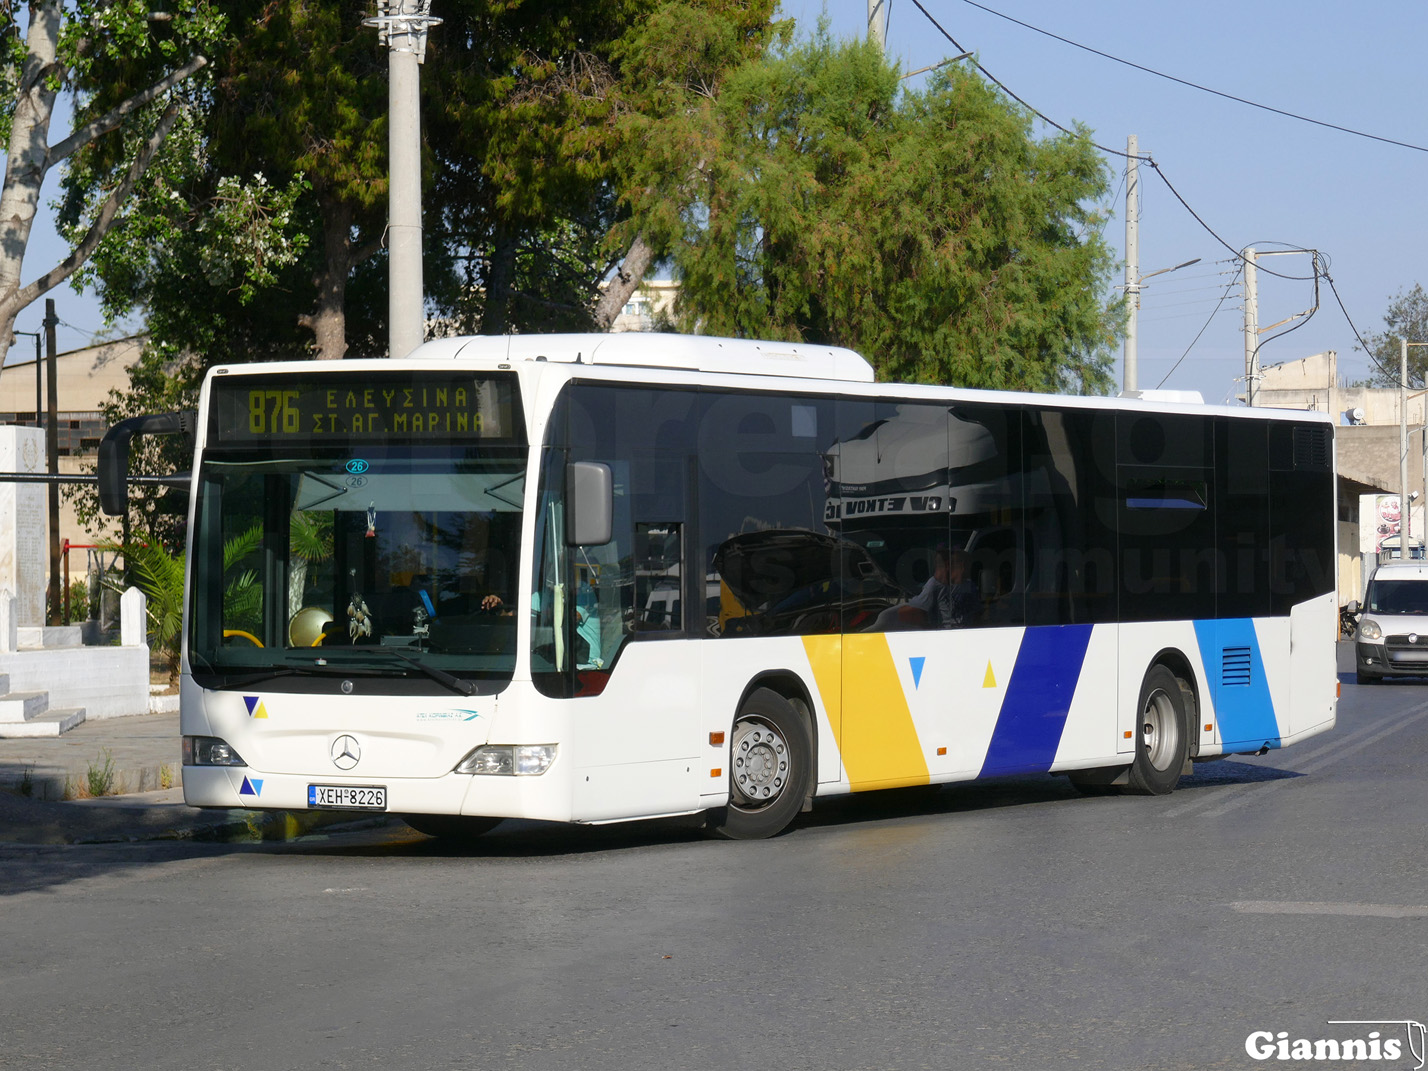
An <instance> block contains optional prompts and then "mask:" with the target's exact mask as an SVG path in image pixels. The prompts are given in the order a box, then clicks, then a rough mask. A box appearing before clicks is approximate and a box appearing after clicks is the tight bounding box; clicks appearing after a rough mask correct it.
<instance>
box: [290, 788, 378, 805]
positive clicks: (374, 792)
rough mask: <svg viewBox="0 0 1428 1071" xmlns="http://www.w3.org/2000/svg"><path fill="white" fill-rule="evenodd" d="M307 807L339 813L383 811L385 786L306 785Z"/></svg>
mask: <svg viewBox="0 0 1428 1071" xmlns="http://www.w3.org/2000/svg"><path fill="white" fill-rule="evenodd" d="M307 805H308V806H309V807H326V808H330V809H332V810H339V811H385V810H386V809H387V786H386V785H308V786H307Z"/></svg>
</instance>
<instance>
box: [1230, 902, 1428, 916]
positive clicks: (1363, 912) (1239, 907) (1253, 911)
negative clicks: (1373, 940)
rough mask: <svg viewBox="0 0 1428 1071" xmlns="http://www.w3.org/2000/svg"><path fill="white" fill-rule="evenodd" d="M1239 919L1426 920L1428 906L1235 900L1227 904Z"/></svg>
mask: <svg viewBox="0 0 1428 1071" xmlns="http://www.w3.org/2000/svg"><path fill="white" fill-rule="evenodd" d="M1230 907H1232V908H1233V909H1234V910H1236V911H1238V912H1239V913H1240V914H1242V915H1353V916H1356V917H1360V918H1375V919H1421V918H1428V906H1423V905H1420V906H1405V905H1403V904H1335V903H1296V902H1294V901H1292V900H1290V901H1281V900H1236V901H1235V902H1234V903H1232V904H1230Z"/></svg>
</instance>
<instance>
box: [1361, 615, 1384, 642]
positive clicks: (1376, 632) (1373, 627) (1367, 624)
mask: <svg viewBox="0 0 1428 1071" xmlns="http://www.w3.org/2000/svg"><path fill="white" fill-rule="evenodd" d="M1359 639H1361V640H1381V639H1383V629H1381V628H1379V627H1378V622H1377V621H1370V620H1369V619H1368V618H1364V619H1363V620H1362V621H1360V622H1359Z"/></svg>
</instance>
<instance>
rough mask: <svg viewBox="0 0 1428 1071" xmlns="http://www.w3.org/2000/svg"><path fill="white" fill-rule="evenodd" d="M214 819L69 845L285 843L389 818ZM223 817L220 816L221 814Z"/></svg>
mask: <svg viewBox="0 0 1428 1071" xmlns="http://www.w3.org/2000/svg"><path fill="white" fill-rule="evenodd" d="M207 813H211V814H213V819H214V820H213V821H212V822H211V823H207V824H204V823H203V819H201V818H200V819H199V823H200V824H195V825H191V826H175V827H173V828H170V829H162V830H153V831H151V832H144V833H139V834H127V835H126V834H121V833H114V834H99V835H96V836H88V837H87V836H76V837H71V838H68V839H67V840H66V843H68V844H125V843H139V842H144V841H156V840H174V841H184V840H187V841H194V842H197V843H201V844H261V843H270V844H271V843H286V842H288V841H293V840H297V839H298V838H299V837H304V836H306V835H307V834H309V833H311V832H313V831H314V830H317V829H325V828H335V827H339V826H340V827H343V828H344V829H352V830H359V829H374V828H376V827H377V826H380V825H383V824H384V823H385V822H386V821H387V820H388V818H389V816H387V815H383V816H382V817H381V818H365V819H360V818H359V819H355V820H354V819H353V818H351V813H352V812H350V811H219V812H207ZM220 816H221V817H220Z"/></svg>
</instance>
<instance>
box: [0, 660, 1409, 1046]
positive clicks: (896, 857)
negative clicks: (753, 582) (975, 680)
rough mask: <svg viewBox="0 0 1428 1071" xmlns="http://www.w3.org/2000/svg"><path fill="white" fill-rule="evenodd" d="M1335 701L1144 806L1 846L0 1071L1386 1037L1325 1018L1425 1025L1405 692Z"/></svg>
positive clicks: (995, 807) (1050, 794)
mask: <svg viewBox="0 0 1428 1071" xmlns="http://www.w3.org/2000/svg"><path fill="white" fill-rule="evenodd" d="M1341 655H1342V652H1341ZM1343 665H1344V663H1343V662H1342V661H1341V667H1342V666H1343ZM1343 679H1344V680H1345V683H1344V688H1343V699H1342V701H1341V703H1340V707H1339V727H1338V728H1337V729H1336V730H1335V731H1334V733H1332V734H1331V735H1329V736H1327V737H1320V738H1318V739H1315V740H1313V741H1310V742H1308V743H1306V744H1303V745H1300V746H1298V747H1296V748H1291V749H1287V750H1285V751H1281V752H1273V753H1270V754H1269V755H1266V756H1264V757H1263V758H1253V759H1232V760H1226V761H1223V762H1217V763H1211V764H1205V765H1204V766H1201V767H1199V768H1198V769H1197V773H1196V774H1195V776H1194V777H1191V778H1187V779H1185V780H1184V781H1183V782H1182V784H1181V787H1180V789H1179V790H1178V791H1177V792H1176V793H1174V794H1173V795H1171V796H1167V797H1158V798H1120V797H1111V798H1082V797H1079V796H1078V795H1076V793H1075V792H1074V791H1073V790H1072V789H1071V788H1070V787H1069V785H1067V784H1066V783H1065V781H1064V780H1062V779H1058V778H1049V777H1048V778H1027V779H1020V780H1014V781H1003V782H998V783H994V784H978V785H968V786H957V787H951V788H945V789H942V790H940V791H938V790H919V791H912V792H905V793H896V794H883V795H882V796H879V797H871V796H861V797H857V798H844V799H840V800H833V801H828V802H824V803H820V805H819V807H818V808H817V809H816V810H815V812H814V813H813V814H811V815H806V816H804V818H803V819H802V820H801V821H800V823H799V824H798V825H797V826H796V827H795V828H794V830H793V831H792V832H791V833H789V834H787V835H785V836H783V837H780V838H777V839H775V840H772V841H763V842H755V843H742V844H734V843H721V842H715V841H708V840H705V839H703V838H702V837H700V836H699V835H698V834H697V832H695V831H694V830H693V829H691V828H690V827H689V826H688V824H681V823H678V822H660V823H644V824H640V825H636V826H623V827H603V828H599V829H572V828H566V827H551V826H539V825H534V824H525V825H513V824H510V823H508V824H507V826H506V827H502V828H501V829H498V830H497V831H496V832H495V833H493V834H491V835H490V836H488V837H487V838H485V839H484V840H483V841H482V842H480V843H479V845H478V846H477V847H476V848H474V849H471V850H466V851H454V850H450V849H446V848H443V847H442V846H441V845H440V844H439V843H438V842H435V841H429V840H427V839H425V838H422V837H420V836H418V835H416V834H413V833H410V832H409V831H407V830H406V829H405V827H402V826H397V825H393V826H391V827H389V828H385V829H378V830H369V831H365V832H359V833H349V834H340V835H329V836H318V837H310V838H307V839H305V840H302V841H299V842H296V843H293V844H288V845H254V846H247V847H232V846H216V845H215V846H206V847H205V846H198V845H162V844H142V845H101V846H89V847H68V848H3V849H0V1067H6V1068H8V1067H15V1068H26V1069H32V1068H86V1069H102V1068H124V1069H133V1068H144V1069H167V1068H175V1069H206V1068H211V1069H220V1068H221V1069H238V1068H241V1069H248V1068H255V1069H256V1068H264V1069H266V1068H369V1067H370V1068H439V1069H455V1068H463V1069H465V1068H473V1069H474V1068H481V1069H506V1068H521V1069H523V1071H536V1069H545V1068H551V1069H555V1068H559V1069H568V1068H581V1069H585V1068H595V1069H607V1068H608V1069H620V1071H632V1069H645V1068H648V1069H659V1071H665V1069H671V1068H693V1069H719V1068H755V1069H760V1071H762V1069H771V1071H772V1069H778V1071H785V1069H803V1068H810V1069H814V1068H816V1069H853V1068H870V1069H894V1068H896V1069H901V1068H935V1069H949V1068H989V1067H990V1068H995V1067H1014V1068H1042V1067H1046V1068H1052V1067H1054V1068H1064V1067H1084V1068H1107V1069H1132V1068H1185V1069H1205V1068H1252V1067H1258V1066H1270V1067H1287V1066H1296V1065H1297V1064H1298V1062H1297V1061H1289V1062H1286V1061H1281V1060H1277V1059H1270V1060H1266V1061H1258V1060H1255V1059H1252V1058H1251V1057H1250V1056H1249V1055H1248V1054H1247V1052H1246V1048H1245V1040H1246V1037H1247V1036H1249V1035H1250V1034H1251V1033H1252V1032H1255V1031H1269V1032H1271V1034H1273V1035H1277V1034H1278V1033H1279V1032H1281V1031H1283V1032H1286V1033H1287V1035H1288V1037H1289V1039H1290V1040H1291V1041H1292V1040H1293V1039H1297V1038H1306V1039H1325V1038H1334V1039H1337V1038H1347V1037H1357V1038H1367V1037H1368V1034H1367V1031H1370V1030H1380V1031H1381V1032H1382V1034H1381V1036H1382V1038H1383V1039H1384V1040H1387V1039H1388V1038H1390V1037H1393V1038H1400V1037H1402V1036H1403V1028H1401V1027H1394V1026H1384V1027H1381V1028H1379V1027H1373V1026H1330V1025H1328V1024H1327V1023H1326V1020H1330V1019H1373V1020H1398V1019H1414V1020H1428V986H1425V982H1424V978H1425V972H1424V967H1425V958H1426V957H1425V951H1424V950H1425V947H1428V885H1426V884H1425V877H1428V866H1425V861H1424V830H1425V825H1424V807H1423V790H1422V785H1423V780H1424V771H1425V763H1424V755H1425V753H1428V682H1423V683H1401V682H1396V683H1390V684H1387V685H1384V686H1380V687H1373V688H1358V687H1357V686H1355V685H1354V684H1352V683H1351V681H1352V676H1351V675H1349V676H1347V677H1344V678H1343ZM1416 1062H1417V1061H1416V1059H1415V1058H1413V1057H1412V1056H1411V1055H1410V1054H1409V1052H1408V1049H1407V1045H1406V1043H1405V1044H1403V1058H1402V1059H1401V1060H1397V1061H1384V1062H1377V1063H1369V1064H1356V1063H1352V1062H1342V1061H1341V1062H1337V1063H1336V1062H1333V1061H1330V1062H1318V1063H1312V1062H1306V1063H1305V1064H1304V1066H1317V1067H1335V1068H1341V1067H1351V1066H1375V1067H1408V1068H1411V1067H1414V1066H1415V1064H1416Z"/></svg>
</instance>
